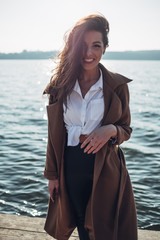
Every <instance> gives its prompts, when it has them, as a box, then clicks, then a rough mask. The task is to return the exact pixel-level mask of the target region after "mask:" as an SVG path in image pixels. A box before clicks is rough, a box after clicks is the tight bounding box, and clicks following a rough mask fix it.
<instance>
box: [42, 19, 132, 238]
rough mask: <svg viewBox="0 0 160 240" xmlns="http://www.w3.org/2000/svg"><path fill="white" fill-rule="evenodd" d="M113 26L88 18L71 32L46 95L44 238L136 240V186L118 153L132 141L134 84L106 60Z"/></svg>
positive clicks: (121, 153) (121, 154)
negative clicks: (75, 232) (111, 68)
mask: <svg viewBox="0 0 160 240" xmlns="http://www.w3.org/2000/svg"><path fill="white" fill-rule="evenodd" d="M108 32H109V24H108V21H107V20H106V19H105V18H104V17H103V16H101V15H89V16H87V17H85V18H83V19H81V20H80V21H79V22H78V23H77V24H76V25H75V26H74V28H73V29H72V31H71V32H70V34H69V35H68V38H67V39H66V44H65V47H64V49H63V51H62V52H61V53H60V55H59V59H60V61H59V64H58V65H57V67H56V71H55V74H54V75H53V76H52V78H51V82H50V83H49V84H48V86H47V87H46V89H45V91H44V93H47V94H49V106H48V107H47V111H48V146H47V157H46V166H45V171H44V175H45V177H46V178H47V179H48V180H49V182H48V189H49V193H50V202H49V208H48V215H47V219H46V224H45V230H46V231H47V232H48V233H49V234H50V235H51V236H53V237H54V238H56V239H58V240H67V239H69V237H70V235H71V233H72V231H73V230H74V228H75V227H77V228H78V233H79V237H80V240H106V239H109V240H128V239H129V240H137V219H136V209H135V202H134V197H133V191H132V186H131V182H130V178H129V175H128V171H127V169H126V165H125V160H124V155H123V152H122V150H121V149H120V147H119V145H120V144H121V143H122V142H123V141H126V140H128V139H129V138H130V134H131V132H132V129H131V128H130V110H129V92H128V86H127V83H128V82H130V80H129V79H128V78H126V77H124V76H122V75H119V74H115V73H112V72H109V71H108V70H107V69H106V68H105V67H104V66H103V65H102V64H100V60H101V57H102V55H103V54H104V52H105V50H106V47H107V46H108Z"/></svg>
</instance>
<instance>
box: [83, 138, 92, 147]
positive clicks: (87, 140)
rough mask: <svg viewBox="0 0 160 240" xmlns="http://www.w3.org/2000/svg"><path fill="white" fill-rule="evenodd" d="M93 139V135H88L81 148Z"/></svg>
mask: <svg viewBox="0 0 160 240" xmlns="http://www.w3.org/2000/svg"><path fill="white" fill-rule="evenodd" d="M91 140H92V136H89V137H87V138H86V140H85V141H84V142H83V143H82V145H81V148H84V147H85V146H86V145H87V144H88V143H89V142H90V141H91Z"/></svg>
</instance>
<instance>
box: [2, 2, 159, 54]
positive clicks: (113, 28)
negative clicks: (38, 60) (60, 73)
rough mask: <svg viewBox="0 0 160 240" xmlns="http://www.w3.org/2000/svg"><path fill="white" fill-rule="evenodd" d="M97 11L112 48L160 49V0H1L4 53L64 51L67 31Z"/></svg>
mask: <svg viewBox="0 0 160 240" xmlns="http://www.w3.org/2000/svg"><path fill="white" fill-rule="evenodd" d="M97 13H101V14H103V15H104V16H105V17H106V18H107V20H108V21H109V24H110V33H109V48H108V50H109V51H129V50H132V51H134V50H154V49H155V50H156V49H160V26H159V24H160V14H159V13H160V0H79V1H76V0H0V52H3V53H9V52H21V51H23V50H24V49H25V50H28V51H38V50H40V51H53V50H61V49H62V48H63V46H64V34H65V32H66V31H68V30H69V29H71V28H72V27H73V26H74V24H75V23H76V22H77V21H78V20H79V19H80V18H82V17H84V16H87V15H89V14H97Z"/></svg>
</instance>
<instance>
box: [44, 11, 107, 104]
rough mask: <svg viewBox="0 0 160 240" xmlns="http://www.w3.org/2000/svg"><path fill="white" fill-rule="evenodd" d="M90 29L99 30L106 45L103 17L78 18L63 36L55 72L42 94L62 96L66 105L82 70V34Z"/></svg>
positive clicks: (105, 20)
mask: <svg viewBox="0 0 160 240" xmlns="http://www.w3.org/2000/svg"><path fill="white" fill-rule="evenodd" d="M91 30H95V31H98V32H101V33H102V36H103V43H104V47H107V46H108V33H109V23H108V21H107V19H106V18H105V17H103V16H101V15H89V16H87V17H84V18H82V19H80V20H79V21H78V22H77V23H76V24H75V26H74V27H73V29H72V30H71V31H70V33H69V35H68V36H66V37H65V46H64V48H63V50H62V52H60V54H59V55H58V57H57V59H58V60H59V63H58V64H57V66H56V67H55V69H54V72H55V73H54V74H53V76H52V77H51V80H50V83H49V84H48V85H47V87H46V89H45V90H44V92H43V94H49V95H50V96H51V97H54V99H56V100H59V99H61V98H62V99H63V102H64V103H65V105H66V103H67V96H69V95H70V94H71V92H72V90H73V88H74V85H75V82H76V79H77V78H78V77H79V75H80V73H81V70H82V67H81V59H82V52H83V51H82V48H83V42H84V34H85V33H86V32H87V31H91Z"/></svg>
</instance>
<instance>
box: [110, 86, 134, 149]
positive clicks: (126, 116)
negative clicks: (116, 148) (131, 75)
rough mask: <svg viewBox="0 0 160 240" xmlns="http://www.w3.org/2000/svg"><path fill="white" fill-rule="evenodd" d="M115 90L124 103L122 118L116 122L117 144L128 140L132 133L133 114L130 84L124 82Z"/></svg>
mask: <svg viewBox="0 0 160 240" xmlns="http://www.w3.org/2000/svg"><path fill="white" fill-rule="evenodd" d="M115 91H116V94H117V95H118V97H119V98H120V100H121V103H122V115H121V118H120V119H119V120H118V121H117V122H116V123H115V124H114V125H115V126H116V128H117V138H116V139H117V141H116V142H115V144H116V145H120V144H121V143H123V142H124V141H127V140H128V139H129V138H130V135H131V133H132V128H131V127H130V122H131V115H130V108H129V90H128V85H127V84H126V83H125V84H122V85H120V86H119V87H118V88H117V89H116V90H115Z"/></svg>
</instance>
